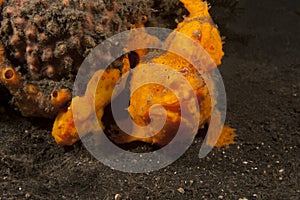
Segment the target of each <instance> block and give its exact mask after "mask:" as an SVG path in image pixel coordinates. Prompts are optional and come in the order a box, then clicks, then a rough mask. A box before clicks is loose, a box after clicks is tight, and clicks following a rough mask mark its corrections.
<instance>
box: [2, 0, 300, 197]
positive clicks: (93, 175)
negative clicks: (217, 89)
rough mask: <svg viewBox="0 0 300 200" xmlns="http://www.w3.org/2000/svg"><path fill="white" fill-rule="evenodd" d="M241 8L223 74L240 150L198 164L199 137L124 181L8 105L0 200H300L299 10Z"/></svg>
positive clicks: (269, 2) (295, 4) (293, 4)
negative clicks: (165, 161) (163, 163)
mask: <svg viewBox="0 0 300 200" xmlns="http://www.w3.org/2000/svg"><path fill="white" fill-rule="evenodd" d="M239 6H240V7H242V8H243V11H242V12H241V13H240V15H239V16H238V17H236V19H235V20H230V21H228V22H226V23H225V24H223V26H224V27H223V28H224V29H226V31H224V32H223V35H225V36H226V37H227V39H226V45H225V47H224V50H225V53H226V55H225V57H224V59H223V63H222V65H221V66H220V71H221V74H222V75H223V79H224V82H225V86H226V91H227V99H228V112H227V124H229V125H230V126H232V127H234V128H236V130H237V131H236V132H237V134H238V137H237V138H236V143H235V144H234V145H231V146H229V147H228V148H220V149H217V148H215V149H213V151H212V152H210V153H209V155H208V156H207V157H205V158H203V159H198V152H199V148H200V142H201V138H199V137H198V138H196V139H195V142H194V144H193V145H192V146H191V147H190V148H189V150H188V151H187V152H186V153H185V154H184V155H183V156H182V157H181V158H180V159H178V160H177V161H176V162H175V163H173V164H171V165H170V166H168V167H166V168H164V169H161V170H159V171H155V172H151V173H149V174H130V173H123V172H119V171H114V170H112V169H110V168H108V167H106V166H104V165H103V164H101V163H100V162H98V161H97V160H96V159H94V158H93V157H92V156H91V155H90V154H89V152H87V151H86V150H85V148H84V147H83V145H82V144H80V143H78V144H76V145H74V146H73V147H69V148H62V147H59V146H57V145H56V144H55V142H54V140H53V138H52V137H51V127H52V122H49V121H47V120H43V119H36V118H35V119H34V118H23V117H21V116H20V114H19V113H18V112H15V111H13V110H12V109H11V108H8V107H7V106H4V105H2V107H1V112H0V113H1V117H0V147H1V149H0V195H1V197H0V199H25V198H28V199H115V197H117V198H116V199H118V198H119V197H121V199H244V200H246V199H299V196H300V178H299V177H300V176H299V175H300V174H299V173H300V168H299V164H300V162H299V155H300V152H299V147H300V137H299V135H300V101H299V100H300V10H299V9H300V2H299V1H298V0H289V1H284V0H276V1H274V0H264V1H259V0H249V1H240V3H239ZM297 196H298V197H297Z"/></svg>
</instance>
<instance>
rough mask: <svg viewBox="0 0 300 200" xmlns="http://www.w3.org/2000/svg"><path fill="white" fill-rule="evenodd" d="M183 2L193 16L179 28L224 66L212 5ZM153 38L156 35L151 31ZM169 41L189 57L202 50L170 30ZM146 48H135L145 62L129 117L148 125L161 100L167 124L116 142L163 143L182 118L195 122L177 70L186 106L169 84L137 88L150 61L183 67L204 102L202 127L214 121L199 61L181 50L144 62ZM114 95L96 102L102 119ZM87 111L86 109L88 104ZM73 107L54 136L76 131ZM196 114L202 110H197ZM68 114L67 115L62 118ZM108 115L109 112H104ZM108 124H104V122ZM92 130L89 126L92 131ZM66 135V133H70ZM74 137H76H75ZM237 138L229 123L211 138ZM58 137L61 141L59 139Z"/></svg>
mask: <svg viewBox="0 0 300 200" xmlns="http://www.w3.org/2000/svg"><path fill="white" fill-rule="evenodd" d="M181 2H182V3H184V5H185V7H186V8H187V9H188V11H189V12H190V15H189V17H186V18H185V19H184V21H183V22H181V23H180V24H178V27H177V29H176V31H178V32H180V33H182V34H184V35H186V36H187V37H189V38H192V39H193V40H194V41H195V42H197V43H200V44H201V45H202V46H203V48H204V49H205V50H206V51H207V52H208V54H209V55H210V56H211V58H212V60H213V61H214V62H215V64H216V65H219V64H220V63H221V59H222V57H223V55H224V53H223V51H222V39H221V37H220V35H219V32H218V30H217V28H216V26H215V25H214V24H213V23H212V20H211V18H210V15H209V13H208V5H207V3H205V2H202V1H200V0H181ZM131 34H133V35H134V34H135V30H132V33H131ZM148 37H152V36H148ZM135 38H136V40H134V41H133V42H138V41H139V39H140V38H143V39H142V41H140V42H144V43H147V36H145V35H142V36H141V37H140V38H139V37H135ZM166 43H167V44H169V48H170V49H171V48H176V49H182V48H178V47H182V46H184V47H185V49H186V52H187V53H186V56H193V55H194V54H195V53H197V52H193V48H189V47H190V46H189V45H190V44H185V43H184V41H182V38H180V37H179V36H177V35H176V34H175V37H174V35H170V37H168V38H167V40H166ZM128 45H134V44H131V43H130V44H128ZM146 52H147V51H145V50H141V51H138V52H136V53H137V54H138V55H139V56H140V60H141V62H140V64H138V65H137V66H136V70H134V72H133V73H132V78H131V80H130V89H131V90H132V91H134V93H133V94H132V96H131V97H130V106H129V108H128V111H129V113H130V116H131V117H132V119H133V121H134V122H135V123H136V124H138V125H140V126H146V125H148V124H149V122H150V118H149V109H150V107H152V106H154V105H155V104H159V105H162V106H164V108H165V109H166V116H167V119H166V123H165V124H164V126H163V128H162V129H161V130H160V131H159V132H158V133H157V134H156V135H154V136H150V137H147V136H149V135H148V131H145V130H140V129H136V130H135V129H134V130H133V133H134V134H135V136H136V137H133V136H130V135H128V134H125V133H122V132H120V133H119V134H117V135H113V134H112V135H109V137H110V139H111V140H113V141H114V142H115V143H129V142H132V141H143V142H147V143H151V144H156V145H159V146H164V145H166V144H167V143H168V142H170V140H171V139H172V138H173V137H174V135H175V134H176V130H177V128H178V126H179V124H180V123H181V121H182V122H183V123H184V124H185V126H193V124H191V123H190V122H191V119H184V118H182V117H181V114H180V109H181V110H183V111H185V110H188V109H189V110H190V111H191V112H192V113H193V112H196V109H195V108H193V107H191V105H193V104H192V103H193V102H192V101H193V99H192V98H191V97H190V94H189V93H187V94H186V93H185V91H187V90H186V88H184V87H183V86H182V84H181V83H180V82H179V81H178V80H177V79H176V77H175V76H172V72H170V74H169V80H168V81H171V82H173V83H174V84H175V85H176V87H177V88H178V89H179V92H182V94H181V95H182V96H184V97H185V100H186V101H185V102H186V103H185V105H184V107H183V108H181V107H180V105H179V102H178V100H177V98H176V96H175V95H174V94H173V93H172V92H171V91H169V90H168V89H166V88H164V87H163V86H161V85H157V84H147V85H144V86H142V87H140V88H138V89H137V90H135V89H136V88H137V86H136V85H138V84H139V83H141V82H143V80H145V79H147V77H149V74H150V72H147V71H145V70H144V69H143V68H141V70H139V67H140V66H141V65H142V64H144V65H151V63H156V64H163V65H167V66H169V67H171V68H173V69H174V70H175V71H178V72H179V73H181V74H182V75H183V76H184V77H185V79H186V80H187V81H188V82H189V83H190V85H191V86H192V88H193V91H194V93H195V95H196V97H197V100H198V102H199V104H200V111H201V112H200V114H201V117H200V122H199V123H200V127H199V128H201V127H202V126H204V124H205V123H209V120H210V116H211V107H212V104H211V103H213V104H215V103H216V102H215V100H214V99H212V100H211V97H210V95H209V92H208V88H207V86H206V84H205V82H204V80H203V79H202V77H201V76H200V75H199V74H198V73H197V71H196V70H195V68H194V66H192V65H191V64H190V63H189V62H187V61H186V60H185V59H183V58H181V57H178V56H177V55H175V54H173V53H170V52H167V53H164V54H163V55H160V56H152V57H151V56H150V59H149V57H148V58H147V61H143V57H144V56H147V55H146ZM124 65H125V66H126V65H127V66H128V65H129V63H128V60H126V58H125V59H124ZM200 67H201V68H202V70H203V71H204V72H208V73H209V71H210V70H211V69H212V68H210V67H211V66H206V65H205V63H204V65H203V66H200ZM124 68H125V69H128V67H127V68H126V67H124ZM161 70H162V71H159V70H158V71H156V73H157V75H154V76H153V75H150V76H151V79H152V80H155V79H159V77H160V76H159V74H163V73H165V72H164V69H161ZM106 76H107V77H106V79H107V78H108V79H111V78H113V76H112V75H110V74H106ZM101 84H102V83H101V82H99V85H98V87H100V86H101ZM112 90H113V88H112V87H108V88H107V91H105V93H106V94H107V95H109V97H110V95H111V93H112ZM102 92H103V91H101V90H100V89H99V90H97V91H96V94H95V99H96V102H97V96H98V99H99V101H100V102H102V100H101V98H100V96H101V95H100V96H99V94H100V93H102ZM76 98H77V97H75V98H74V99H73V101H75V100H76ZM110 100H111V99H110V98H107V99H106V101H105V102H106V103H105V104H103V103H102V104H98V105H95V108H96V111H98V112H99V111H101V112H100V113H101V115H99V114H98V113H97V114H98V120H99V121H101V119H102V116H103V112H104V108H105V105H107V104H108V103H109V101H110ZM85 110H86V109H85ZM70 112H72V108H70V109H69V110H68V111H67V112H65V113H61V114H60V115H59V116H60V117H58V118H57V119H56V124H60V126H56V125H54V127H53V132H52V133H53V136H54V137H55V138H60V136H61V135H62V134H63V135H68V134H71V135H72V134H74V132H73V130H74V123H70V122H72V119H70V117H71V115H70ZM153 114H155V115H161V114H162V113H161V111H159V110H155V111H154V113H153ZM194 114H197V113H194ZM62 116H64V117H62ZM89 116H90V114H88V113H87V114H86V116H85V117H83V118H82V123H81V124H85V125H86V127H89V126H90V127H93V125H92V124H91V120H89ZM104 116H105V113H104ZM102 128H103V127H102ZM87 132H88V131H86V133H87ZM66 138H67V137H66ZM73 138H74V137H73ZM233 139H234V133H233V129H231V128H229V127H225V128H224V131H223V133H222V134H221V137H220V140H219V141H218V142H217V144H215V143H214V141H215V137H214V135H211V136H209V137H208V140H207V143H208V144H209V145H216V146H223V145H228V144H231V143H233ZM56 141H57V140H56ZM74 141H75V140H69V141H64V142H59V143H60V144H66V143H68V144H72V143H73V142H74Z"/></svg>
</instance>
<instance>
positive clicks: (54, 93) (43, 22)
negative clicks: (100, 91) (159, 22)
mask: <svg viewBox="0 0 300 200" xmlns="http://www.w3.org/2000/svg"><path fill="white" fill-rule="evenodd" d="M0 3H1V11H0V13H1V15H0V21H1V25H0V37H1V38H0V45H1V47H3V48H1V49H3V51H2V50H1V51H0V58H1V59H0V81H1V82H2V83H3V84H4V85H5V87H6V88H8V89H9V91H10V93H11V94H12V95H13V97H14V99H13V100H14V103H15V105H16V106H17V107H18V108H19V109H20V111H21V113H22V114H23V115H24V116H36V117H47V118H53V117H55V116H56V115H57V112H58V111H59V109H60V108H62V107H65V106H66V104H67V103H68V102H69V101H70V99H71V95H70V92H71V89H72V85H73V82H74V78H75V76H76V73H77V70H78V68H79V67H80V65H81V63H82V61H83V60H84V58H85V57H86V56H87V55H88V53H89V52H90V51H91V49H93V48H94V47H95V46H96V45H97V44H99V43H100V42H102V41H103V40H104V39H106V38H107V37H110V36H112V35H113V34H116V33H119V32H120V31H124V30H128V28H129V27H130V25H131V24H132V23H133V24H134V23H135V22H136V21H138V20H140V19H141V18H142V17H144V16H148V15H150V13H151V10H150V9H151V4H152V3H151V1H150V0H146V1H144V0H118V1H117V0H72V1H71V0H3V1H2V0H1V2H0ZM130 20H131V21H130ZM8 71H9V72H8ZM5 73H6V74H5ZM8 73H9V74H10V75H9V76H8ZM28 85H29V86H28ZM28 87H30V90H28ZM66 91H68V94H67V93H66ZM58 95H59V96H58Z"/></svg>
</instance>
